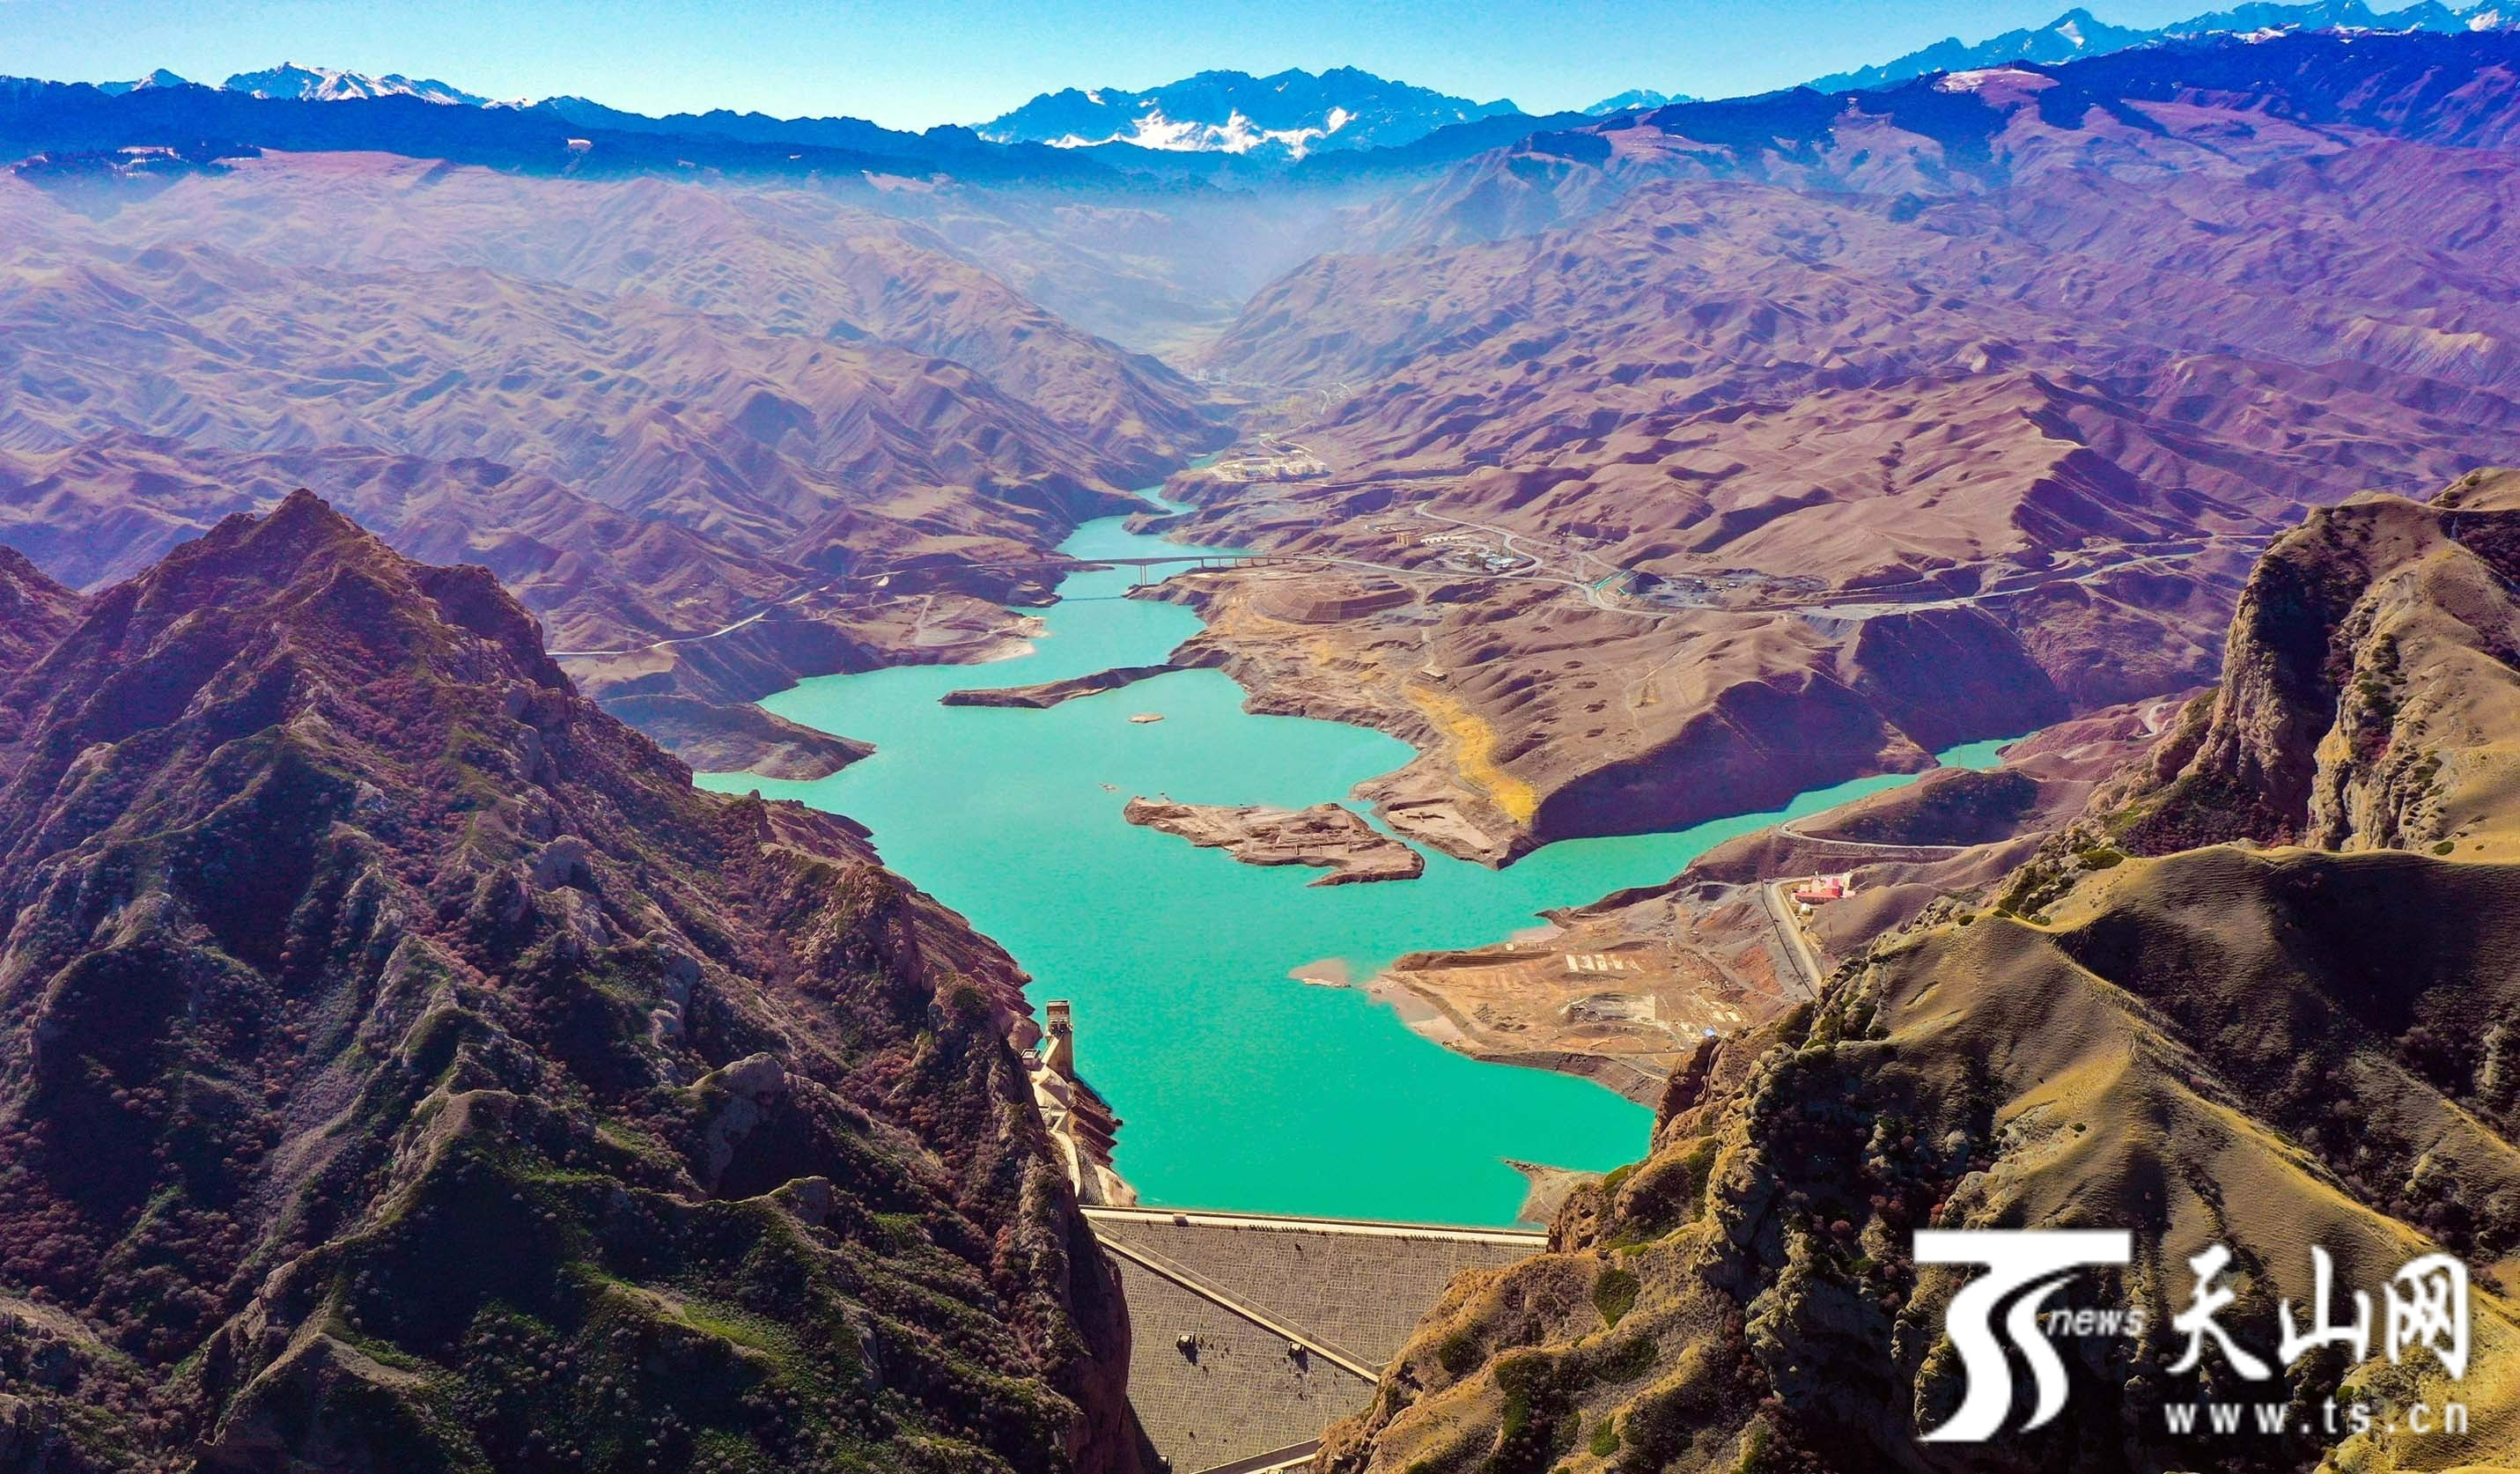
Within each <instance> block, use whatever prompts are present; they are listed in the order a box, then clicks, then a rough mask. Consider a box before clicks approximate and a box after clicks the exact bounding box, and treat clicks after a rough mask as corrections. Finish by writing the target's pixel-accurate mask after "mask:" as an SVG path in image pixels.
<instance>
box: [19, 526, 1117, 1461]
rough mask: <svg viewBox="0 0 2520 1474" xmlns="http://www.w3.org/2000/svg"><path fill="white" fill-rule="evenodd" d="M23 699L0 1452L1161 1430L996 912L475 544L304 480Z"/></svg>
mask: <svg viewBox="0 0 2520 1474" xmlns="http://www.w3.org/2000/svg"><path fill="white" fill-rule="evenodd" d="M10 700H11V702H12V703H13V704H15V705H17V706H18V707H20V708H21V709H22V710H24V711H25V712H26V713H27V726H26V736H25V737H24V739H23V740H22V743H21V744H20V747H19V756H18V758H17V761H16V762H15V764H14V768H13V770H12V772H11V773H10V776H9V778H8V781H7V784H6V787H5V788H4V789H0V835H5V836H6V838H5V840H0V898H5V904H0V910H5V912H6V914H7V915H9V916H11V917H12V918H13V919H12V921H11V923H10V926H9V930H8V933H7V936H6V939H5V942H0V1039H5V1041H6V1042H5V1045H0V1183H5V1184H6V1190H5V1191H0V1284H5V1285H6V1286H7V1289H6V1293H5V1296H0V1373H5V1376H6V1379H7V1380H6V1382H5V1388H6V1391H5V1393H4V1394H0V1448H5V1449H6V1450H7V1456H6V1458H5V1459H0V1462H8V1463H10V1464H11V1465H12V1466H16V1467H26V1466H40V1467H45V1468H51V1469H66V1470H80V1471H84V1470H106V1469H138V1468H156V1467H166V1466H171V1465H182V1466H188V1467H189V1466H196V1465H198V1466H202V1467H210V1468H220V1469H238V1470H272V1471H279V1470H283V1469H294V1468H307V1467H322V1468H327V1469H369V1470H382V1469H396V1470H427V1469H445V1470H459V1469H460V1470H473V1469H486V1468H499V1469H515V1470H531V1469H545V1468H548V1469H555V1470H557V1469H562V1468H618V1469H637V1468H667V1469H678V1470H684V1469H688V1470H707V1471H721V1470H743V1469H757V1470H767V1469H772V1468H787V1467H794V1466H796V1465H797V1464H798V1463H799V1462H803V1461H818V1462H824V1463H829V1464H832V1465H834V1466H847V1465H850V1464H852V1463H859V1464H865V1463H868V1462H870V1461H871V1462H873V1463H874V1464H877V1465H879V1466H881V1467H885V1468H901V1469H934V1470H938V1471H946V1470H952V1471H957V1474H960V1471H964V1470H972V1469H1005V1470H1010V1471H1012V1470H1025V1471H1030V1470H1036V1469H1053V1468H1076V1469H1080V1470H1115V1471H1116V1470H1124V1469H1129V1468H1133V1467H1135V1463H1134V1451H1135V1444H1134V1443H1133V1441H1132V1439H1131V1436H1130V1433H1129V1428H1128V1423H1127V1414H1126V1409H1125V1403H1124V1392H1123V1384H1124V1382H1125V1367H1126V1364H1127V1354H1128V1339H1127V1325H1126V1318H1125V1312H1124V1310H1123V1308H1122V1305H1121V1303H1120V1300H1119V1295H1118V1289H1117V1283H1116V1280H1115V1279H1114V1278H1113V1277H1112V1275H1111V1272H1110V1270H1109V1269H1108V1267H1107V1266H1106V1265H1105V1263H1104V1262H1103V1260H1102V1256H1101V1254H1100V1253H1099V1251H1098V1250H1097V1249H1096V1248H1095V1246H1094V1242H1093V1239H1092V1236H1091V1233H1090V1232H1089V1231H1088V1230H1087V1228H1085V1226H1084V1223H1083V1221H1082V1220H1081V1219H1080V1218H1079V1217H1078V1215H1077V1213H1076V1211H1075V1205H1074V1201H1073V1198H1072V1195H1071V1194H1070V1192H1069V1189H1068V1187H1067V1184H1066V1180H1065V1178H1064V1175H1063V1173H1062V1172H1061V1171H1060V1170H1059V1168H1058V1167H1057V1164H1056V1163H1055V1161H1054V1160H1053V1158H1052V1155H1051V1152H1050V1149H1049V1145H1048V1142H1047V1140H1046V1138H1045V1135H1044V1132H1043V1128H1042V1125H1041V1122H1040V1119H1039V1117H1038V1116H1037V1115H1036V1114H1035V1113H1034V1111H1033V1109H1032V1108H1031V1105H1030V1102H1029V1094H1028V1091H1027V1088H1026V1085H1025V1081H1024V1078H1023V1074H1022V1071H1021V1069H1020V1068H1019V1067H1018V1065H1017V1062H1016V1060H1015V1058H1014V1056H1013V1054H1012V1052H1011V1050H1009V1048H1008V1045H1007V1043H1006V1039H1007V1036H1008V1034H1009V1032H1010V1030H1011V1029H1013V1028H1015V1027H1016V1026H1017V1024H1018V1022H1019V1020H1020V1018H1021V1015H1022V1010H1023V1002H1022V996H1021V992H1020V984H1021V975H1020V974H1019V973H1018V972H1017V971H1016V969H1015V967H1014V966H1013V964H1012V960H1009V959H1008V958H1007V957H1006V956H1005V954H1004V953H1002V952H1000V951H999V950H998V949H997V948H995V947H994V946H993V945H991V944H989V943H987V942H986V941H984V940H982V939H980V938H979V937H977V936H975V935H973V934H972V933H971V932H970V931H969V930H968V929H967V927H966V926H965V925H964V924H963V923H962V922H961V921H960V919H959V918H958V917H955V916H953V915H952V914H950V913H948V912H946V911H944V910H943V909H942V908H940V907H938V906H937V905H936V904H935V903H933V902H932V901H929V900H927V899H926V898H924V897H923V896H922V895H920V894H919V893H917V892H915V891H913V890H911V889H910V888H909V887H908V886H906V885H905V884H903V883H902V882H901V881H900V880H898V879H897V878H895V877H893V876H892V875H890V874H888V873H887V872H885V871H883V870H882V869H881V868H880V867H879V866H877V864H876V863H875V861H874V859H873V857H872V855H871V854H870V852H869V851H868V849H867V848H866V846H865V845H864V843H863V842H862V841H861V840H860V839H859V837H858V836H857V834H856V833H855V832H854V831H853V830H852V829H851V828H850V827H849V826H846V825H845V824H844V823H843V822H839V821H835V820H832V819H829V818H826V817H823V816H819V815H815V814H812V813H810V812H808V811H806V810H803V809H801V808H798V807H796V806H793V805H771V804H764V803H761V802H759V801H757V800H734V799H726V798H720V797H716V796H713V795H709V794H705V793H701V792H698V791H697V790H695V789H694V788H692V786H691V784H690V773H689V770H688V769H686V768H685V767H683V766H682V765H681V764H679V763H677V762H675V761H674V760H673V759H671V758H670V757H668V756H666V755H665V754H664V753H662V752H661V751H659V750H658V749H657V748H656V747H655V746H654V745H653V744H652V742H651V741H649V740H648V739H647V738H646V737H641V736H639V735H638V734H636V733H634V732H633V731H631V730H630V729H628V728H626V727H624V726H623V725H621V724H620V723H619V722H617V721H615V720H614V719H612V718H611V717H609V716H607V715H606V714H605V713H604V712H603V711H601V710H600V709H599V708H597V707H596V706H595V705H594V704H593V703H591V702H589V701H588V700H586V699H585V698H584V697H582V696H581V695H579V694H578V693H577V692H575V691H573V690H572V689H571V687H570V685H569V683H568V682H567V680H566V679H565V678H564V677H563V676H562V673H561V672H560V670H559V669H558V667H557V666H556V665H554V663H553V662H552V661H551V660H550V658H549V657H548V656H546V655H545V654H544V652H543V649H542V646H541V642H540V640H539V638H538V637H537V634H536V632H535V629H534V626H533V623H532V621H531V619H530V618H529V617H528V616H527V615H526V613H525V612H524V611H523V610H522V609H521V608H520V607H519V606H518V605H517V604H516V603H514V602H513V601H512V600H510V599H509V598H508V597H507V596H506V595H505V594H504V593H502V592H501V591H500V589H499V588H498V586H497V584H496V583H495V582H494V581H493V580H492V579H491V578H490V576H489V575H488V574H487V573H486V572H484V571H483V570H481V569H479V568H468V567H452V568H448V567H431V566H427V565H423V564H419V563H415V562H412V561H410V560H408V559H406V558H402V557H400V556H398V555H396V554H394V553H392V552H390V551H389V550H388V549H386V548H385V547H384V546H383V545H382V544H381V543H380V542H378V541H377V540H376V539H374V538H373V537H371V536H369V535H368V534H366V533H363V532H361V531H360V530H358V529H357V528H356V527H355V526H354V525H353V524H351V523H350V522H348V521H347V520H346V519H344V518H343V517H341V516H340V515H339V514H337V513H336V512H334V511H333V510H331V509H330V508H329V507H327V506H326V505H325V504H324V503H323V502H321V501H320V500H319V499H317V498H315V497H313V496H311V495H309V494H305V493H298V494H295V495H293V496H291V497H289V498H288V499H286V500H285V501H284V502H282V503H281V505H280V506H279V507H278V508H276V509H275V510H274V511H272V512H271V513H270V514H267V515H264V516H260V517H255V516H248V515H237V516H231V517H228V518H226V519H224V520H222V521H220V522H218V523H217V524H216V525H215V526H214V527H213V528H212V529H211V530H210V531H209V533H208V534H207V535H206V536H204V537H203V538H202V539H200V540H199V541H196V542H193V543H190V544H187V545H185V546H183V547H181V548H179V549H177V550H176V551H175V552H174V553H172V554H171V555H169V556H168V558H166V559H165V560H164V561H163V562H161V563H160V564H158V566H157V567H155V568H152V569H150V570H148V571H146V572H144V573H142V574H141V575H140V576H138V577H136V578H134V579H131V580H129V581H127V582H124V583H121V584H118V585H115V586H113V587H112V588H110V589H107V590H105V591H103V592H101V593H99V594H97V595H96V596H94V597H93V598H92V599H90V600H88V601H87V602H86V603H85V604H84V606H83V608H82V609H81V610H80V611H79V617H78V620H77V622H76V623H75V625H73V626H72V627H71V628H70V629H69V630H68V631H67V634H66V635H64V636H63V637H62V638H61V639H59V640H58V641H57V642H56V643H55V644H54V645H53V646H52V648H51V649H50V650H49V652H48V653H46V654H44V655H43V656H42V657H41V658H40V659H39V660H38V661H37V662H36V663H35V664H34V665H33V666H32V668H31V669H30V670H28V671H26V672H25V673H24V674H23V675H22V676H21V677H20V678H19V679H18V681H17V683H16V685H15V686H14V688H13V690H12V694H11V697H10ZM28 1460H31V1461H32V1463H31V1465H30V1464H29V1463H28V1462H27V1461H28Z"/></svg>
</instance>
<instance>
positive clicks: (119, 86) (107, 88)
mask: <svg viewBox="0 0 2520 1474" xmlns="http://www.w3.org/2000/svg"><path fill="white" fill-rule="evenodd" d="M191 85H193V84H192V82H191V81H189V80H188V79H186V78H184V77H179V76H177V75H176V74H175V73H173V72H171V71H168V70H167V69H166V68H165V67H158V69H157V70H156V71H153V72H151V73H149V74H148V75H147V76H145V77H142V78H140V79H139V80H138V81H132V82H99V83H97V84H96V90H97V91H99V92H102V93H104V94H105V95H106V96H108V97H120V96H122V95H123V94H124V93H126V92H146V91H148V90H149V89H151V88H153V87H190V86H191Z"/></svg>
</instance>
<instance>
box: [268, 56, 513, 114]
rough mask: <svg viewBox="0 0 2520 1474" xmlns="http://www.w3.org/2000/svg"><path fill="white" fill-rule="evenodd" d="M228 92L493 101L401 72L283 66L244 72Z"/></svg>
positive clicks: (473, 104)
mask: <svg viewBox="0 0 2520 1474" xmlns="http://www.w3.org/2000/svg"><path fill="white" fill-rule="evenodd" d="M223 85H224V87H225V88H226V90H227V91H230V92H242V93H245V94H247V95H248V96H249V97H276V98H293V99H295V100H297V101H299V102H309V103H338V102H347V101H351V100H353V99H358V98H374V97H416V98H419V99H420V100H421V101H422V102H425V103H442V104H445V105H447V106H450V107H465V108H481V107H486V106H488V105H489V102H490V100H489V99H488V98H485V97H480V96H476V95H475V94H473V93H470V92H466V91H464V90H463V89H462V88H460V87H452V86H449V85H448V84H446V83H444V82H440V81H435V80H433V79H430V78H427V77H407V76H403V75H401V74H400V73H398V72H395V73H388V74H386V75H384V76H370V75H368V74H366V73H365V72H358V71H341V70H337V69H336V68H334V67H300V66H298V65H297V64H296V63H294V62H283V63H281V64H280V65H279V66H277V67H272V68H270V69H269V70H266V71H240V72H238V73H237V74H236V75H234V76H232V77H230V78H228V79H227V81H226V82H225V83H224V84H223Z"/></svg>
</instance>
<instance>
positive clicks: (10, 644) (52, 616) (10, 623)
mask: <svg viewBox="0 0 2520 1474" xmlns="http://www.w3.org/2000/svg"><path fill="white" fill-rule="evenodd" d="M78 603H79V601H78V596H77V595H76V594H73V593H71V592H70V591H69V590H68V589H66V588H64V587H63V586H62V585H61V584H59V583H57V582H55V581H54V580H53V579H52V578H50V577H47V576H46V575H45V573H44V570H43V569H41V568H38V567H36V566H35V564H34V562H33V561H32V560H31V559H29V558H27V557H26V556H25V555H24V554H22V553H20V552H19V551H18V550H17V549H15V548H11V547H7V546H5V545H0V682H6V681H8V680H10V679H11V678H14V677H15V676H17V675H18V674H19V673H20V672H21V671H23V670H24V669H25V668H26V667H27V666H29V665H31V664H33V663H34V661H35V658H36V657H37V656H39V655H41V654H42V653H43V652H44V651H46V650H48V649H51V648H53V644H54V642H56V641H58V640H60V639H61V638H62V633H63V632H64V631H65V630H67V629H68V628H69V627H70V621H71V620H73V619H75V618H76V617H77V616H78Z"/></svg>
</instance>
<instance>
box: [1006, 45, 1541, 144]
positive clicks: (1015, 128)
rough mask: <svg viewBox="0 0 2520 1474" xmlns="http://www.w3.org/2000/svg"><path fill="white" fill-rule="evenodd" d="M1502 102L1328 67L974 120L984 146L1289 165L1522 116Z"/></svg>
mask: <svg viewBox="0 0 2520 1474" xmlns="http://www.w3.org/2000/svg"><path fill="white" fill-rule="evenodd" d="M1521 111H1522V110H1520V109H1519V108H1516V107H1515V106H1514V105H1513V104H1512V103H1510V102H1508V101H1506V100H1504V99H1502V98H1500V99H1498V100H1497V101H1495V102H1492V103H1474V102H1471V101H1470V100H1469V99H1467V98H1461V97H1452V96H1449V95H1447V94H1445V93H1441V92H1436V91H1434V90H1432V89H1431V88H1426V87H1415V86H1412V85H1410V84H1409V83H1407V82H1395V81H1391V80H1389V79H1388V78H1384V77H1378V76H1375V75H1374V74H1373V72H1370V71H1360V70H1358V69H1357V68H1356V67H1331V68H1330V69H1329V70H1328V71H1325V72H1322V73H1320V74H1319V75H1315V74H1314V73H1312V72H1309V71H1292V70H1289V71H1282V72H1279V73H1278V74H1277V75H1275V76H1264V77H1255V76H1253V75H1251V74H1250V73H1249V72H1247V71H1202V72H1200V73H1199V74H1197V75H1196V76H1193V77H1186V78H1184V79H1182V80H1181V81H1178V82H1171V83H1167V84H1166V85H1164V86H1161V87H1156V88H1153V89H1151V90H1149V91H1146V92H1129V91H1124V90H1122V89H1119V88H1113V87H1098V88H1094V89H1092V90H1079V89H1077V88H1074V87H1070V88H1067V89H1065V90H1063V91H1059V92H1045V93H1043V94H1042V95H1041V96H1039V97H1036V98H1034V99H1033V100H1032V101H1031V102H1028V103H1026V104H1024V105H1023V106H1022V107H1020V108H1017V109H1015V110H1014V111H1013V112H1009V113H1007V114H1005V115H1004V116H1001V117H997V118H993V119H991V120H990V121H988V122H985V123H982V124H981V125H980V127H979V134H980V136H981V137H982V138H985V139H988V140H989V141H991V142H992V143H1045V144H1053V145H1056V146H1057V147H1059V148H1069V149H1073V148H1091V147H1093V146H1095V145H1098V144H1115V143H1116V144H1131V145H1134V146H1136V147H1138V148H1141V149H1157V150H1163V151H1166V152H1199V153H1222V154H1253V153H1260V154H1271V153H1274V154H1281V155H1283V156H1286V157H1289V158H1301V157H1303V156H1305V155H1307V154H1310V153H1315V152H1319V151H1323V150H1330V149H1373V148H1390V147H1392V146H1395V145H1399V144H1406V143H1414V142H1416V141H1417V140H1418V139H1420V138H1423V137H1425V136H1426V135H1427V134H1429V133H1432V132H1434V131H1435V130H1436V129H1438V128H1442V127H1446V126H1449V125H1451V124H1454V123H1463V122H1469V121H1471V120H1472V119H1475V118H1482V117H1498V116H1512V115H1515V114H1518V113H1520V112H1521Z"/></svg>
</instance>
